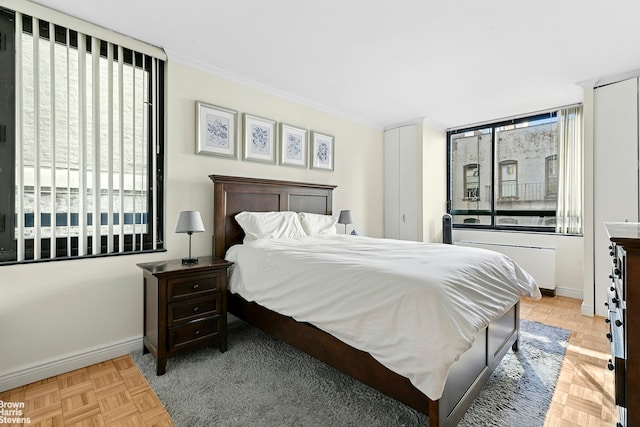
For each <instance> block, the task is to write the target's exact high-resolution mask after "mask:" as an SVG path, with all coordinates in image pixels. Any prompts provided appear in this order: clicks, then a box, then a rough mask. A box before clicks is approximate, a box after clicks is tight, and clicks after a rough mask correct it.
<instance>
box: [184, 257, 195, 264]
mask: <svg viewBox="0 0 640 427" xmlns="http://www.w3.org/2000/svg"><path fill="white" fill-rule="evenodd" d="M182 263H183V264H197V263H198V258H182Z"/></svg>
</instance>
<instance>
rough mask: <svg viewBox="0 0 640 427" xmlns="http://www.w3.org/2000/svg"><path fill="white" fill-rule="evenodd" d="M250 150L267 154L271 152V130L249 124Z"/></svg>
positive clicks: (254, 152)
mask: <svg viewBox="0 0 640 427" xmlns="http://www.w3.org/2000/svg"><path fill="white" fill-rule="evenodd" d="M251 152H252V153H253V154H260V155H263V156H268V155H270V153H271V130H270V129H269V128H268V127H265V126H260V125H251Z"/></svg>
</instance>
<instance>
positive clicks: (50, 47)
mask: <svg viewBox="0 0 640 427" xmlns="http://www.w3.org/2000/svg"><path fill="white" fill-rule="evenodd" d="M0 19H1V20H2V22H1V23H0V25H3V26H4V28H3V29H6V28H7V27H8V28H9V31H6V33H5V31H2V34H3V35H4V34H7V39H10V40H8V42H7V44H8V45H10V46H11V47H12V48H11V49H7V50H6V51H3V52H1V53H0V55H2V61H0V62H2V63H3V64H11V65H10V66H3V67H0V80H2V81H3V82H11V84H10V85H8V86H7V87H9V88H10V95H11V97H10V99H11V102H10V103H11V105H10V108H5V109H2V110H0V114H4V116H3V119H4V118H6V116H7V115H10V116H11V117H8V118H9V120H6V122H5V123H10V124H11V125H9V126H8V130H7V131H6V132H5V134H6V135H7V143H6V144H1V145H3V148H2V149H3V150H6V152H7V153H8V154H9V155H10V156H9V157H8V158H10V159H11V161H10V162H11V164H10V165H6V166H9V167H7V168H6V170H7V171H10V172H2V173H0V182H1V183H2V186H3V187H5V188H9V189H13V191H11V193H12V194H11V195H10V203H8V204H6V205H5V204H2V205H1V206H0V262H2V263H15V262H22V261H35V260H44V259H68V258H77V257H84V256H97V255H107V254H117V253H131V252H141V251H151V250H158V249H162V245H163V243H162V242H163V238H162V234H163V233H162V230H163V225H162V215H161V213H162V203H163V195H162V194H163V189H162V176H163V164H164V159H163V148H164V144H163V138H164V132H163V127H164V125H163V116H164V113H163V109H164V95H163V86H164V83H163V80H164V62H163V60H162V59H159V58H156V57H154V56H152V55H149V54H148V53H146V52H139V51H137V50H133V49H131V48H127V47H124V46H121V45H117V44H114V43H112V42H109V41H105V40H101V39H99V38H98V37H97V36H90V35H87V34H83V33H80V32H78V31H75V30H73V29H71V28H67V27H62V26H59V25H55V24H54V23H52V22H47V21H43V20H41V19H38V18H36V17H32V16H29V15H25V14H22V13H20V12H13V11H6V10H2V14H1V15H0ZM86 26H87V25H86V23H85V27H86ZM5 110H6V111H8V113H5ZM2 154H3V156H2V157H3V160H4V159H5V156H4V154H5V153H4V152H3V153H2ZM3 166H5V165H4V164H3ZM2 171H5V168H4V167H3V168H2ZM3 225H4V226H3Z"/></svg>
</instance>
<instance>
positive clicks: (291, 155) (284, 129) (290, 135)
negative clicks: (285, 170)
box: [280, 123, 308, 168]
mask: <svg viewBox="0 0 640 427" xmlns="http://www.w3.org/2000/svg"><path fill="white" fill-rule="evenodd" d="M307 146H308V144H307V131H306V130H305V129H300V128H297V127H295V126H291V125H287V124H284V123H280V164H281V165H285V166H298V167H303V168H306V167H307V158H308V155H307Z"/></svg>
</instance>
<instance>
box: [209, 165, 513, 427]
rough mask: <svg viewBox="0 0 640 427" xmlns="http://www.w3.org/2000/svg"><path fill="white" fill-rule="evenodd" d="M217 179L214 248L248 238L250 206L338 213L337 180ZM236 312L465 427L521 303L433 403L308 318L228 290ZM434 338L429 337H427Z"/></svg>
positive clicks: (464, 359) (433, 421) (483, 336)
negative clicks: (239, 217)
mask: <svg viewBox="0 0 640 427" xmlns="http://www.w3.org/2000/svg"><path fill="white" fill-rule="evenodd" d="M210 178H211V180H212V181H213V183H214V221H213V222H214V224H213V227H214V239H213V253H214V255H215V256H217V257H221V258H223V257H224V255H225V253H226V251H227V249H228V248H229V247H231V246H232V245H234V244H237V243H242V239H243V238H244V234H243V232H242V229H241V228H240V226H239V225H238V223H237V222H236V221H235V218H234V217H235V215H236V214H238V213H240V212H242V211H254V212H267V211H296V212H311V213H318V214H326V215H331V214H332V193H333V190H334V189H335V188H336V186H334V185H322V184H308V183H300V182H289V181H275V180H266V179H256V178H241V177H230V176H221V175H210ZM227 297H228V301H227V303H228V310H229V313H231V314H233V315H235V316H237V317H239V318H241V319H243V320H245V321H247V322H249V323H251V324H253V325H255V326H257V327H259V328H261V329H262V330H264V331H266V332H268V333H270V334H272V335H273V336H275V337H277V338H279V339H281V340H282V341H284V342H286V343H288V344H289V345H292V346H293V347H296V348H298V349H300V350H302V351H304V352H306V353H308V354H310V355H311V356H313V357H315V358H317V359H319V360H321V361H323V362H325V363H327V364H328V365H330V366H333V367H334V368H336V369H338V370H340V371H342V372H344V373H345V374H347V375H349V376H351V377H353V378H355V379H357V380H359V381H361V382H363V383H365V384H368V385H369V386H371V387H373V388H375V389H377V390H379V391H380V392H382V393H384V394H386V395H388V396H390V397H392V398H394V399H396V400H398V401H400V402H402V403H404V404H406V405H409V406H411V407H412V408H415V409H416V410H418V411H420V412H422V413H424V414H427V415H428V416H429V426H430V427H436V426H453V425H457V423H458V422H459V421H460V419H461V418H462V416H463V415H464V413H465V411H466V410H467V409H468V408H469V406H470V405H471V403H472V402H473V400H474V399H475V397H476V396H477V394H478V393H479V392H480V390H481V389H482V387H483V386H484V384H485V383H486V381H487V379H488V378H489V376H490V375H491V373H492V372H493V370H494V369H495V367H496V366H497V365H498V363H499V362H500V360H501V359H502V357H503V356H504V355H505V354H506V352H507V351H508V350H509V347H511V348H513V350H514V351H515V350H517V346H518V335H519V324H520V322H519V318H520V313H519V304H515V305H514V306H513V307H511V308H510V309H509V310H508V311H507V312H506V313H505V314H504V315H503V316H502V317H501V318H500V319H498V320H496V321H495V322H493V323H492V324H491V325H489V327H487V328H486V329H485V330H484V331H481V332H480V334H479V335H478V337H477V339H476V341H475V343H474V345H473V347H472V348H471V349H470V350H468V351H467V352H465V353H464V354H463V355H462V356H461V357H460V359H459V360H458V361H457V362H456V363H454V364H453V365H452V368H451V371H450V374H449V376H448V377H447V382H446V385H445V390H444V394H443V396H442V397H441V398H440V399H438V400H431V399H429V398H428V397H427V396H425V395H424V394H423V393H422V392H420V391H419V390H418V389H416V388H415V387H414V386H413V385H412V384H411V382H410V381H409V380H408V379H407V378H405V377H403V376H401V375H399V374H397V373H395V372H393V371H391V370H389V369H387V368H386V367H384V366H383V365H381V364H380V363H379V362H378V361H376V360H375V359H374V358H373V357H372V356H371V355H370V354H369V353H366V352H364V351H361V350H358V349H355V348H353V347H351V346H349V345H347V344H345V343H343V342H342V341H340V340H338V339H337V338H335V337H333V336H332V335H330V334H327V333H326V332H323V331H321V330H320V329H318V328H316V327H314V326H313V325H310V324H308V323H300V322H297V321H295V320H294V319H292V318H291V317H286V316H283V315H281V314H278V313H276V312H273V311H271V310H269V309H266V308H264V307H262V306H260V305H258V304H256V303H253V302H247V301H246V300H244V299H243V298H242V297H240V296H238V295H236V294H232V293H228V295H227ZM425 339H428V337H425Z"/></svg>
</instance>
